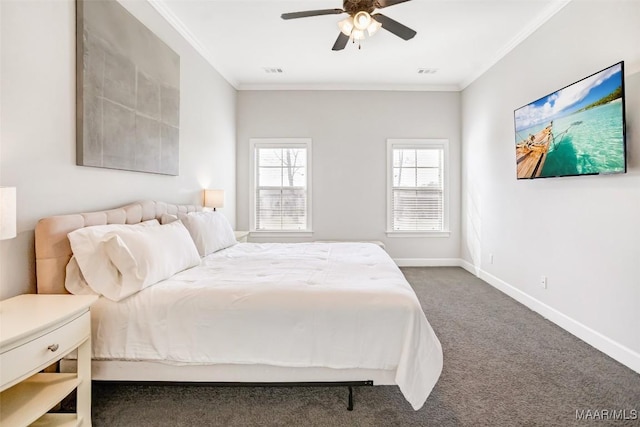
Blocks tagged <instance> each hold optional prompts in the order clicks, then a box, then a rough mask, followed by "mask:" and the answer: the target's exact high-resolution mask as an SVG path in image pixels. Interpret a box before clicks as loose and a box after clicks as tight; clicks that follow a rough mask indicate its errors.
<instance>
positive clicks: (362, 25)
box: [353, 10, 372, 31]
mask: <svg viewBox="0 0 640 427" xmlns="http://www.w3.org/2000/svg"><path fill="white" fill-rule="evenodd" d="M371 21H372V19H371V15H369V13H367V12H365V11H364V10H362V11H360V12H358V13H356V14H355V15H353V25H354V26H355V27H356V28H357V29H358V30H360V31H364V30H366V29H367V28H368V27H369V25H371Z"/></svg>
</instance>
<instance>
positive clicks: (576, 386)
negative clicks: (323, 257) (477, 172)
mask: <svg viewBox="0 0 640 427" xmlns="http://www.w3.org/2000/svg"><path fill="white" fill-rule="evenodd" d="M402 271H403V272H404V274H405V276H406V277H407V280H408V281H409V283H411V285H412V286H413V288H414V289H415V291H416V293H417V295H418V298H419V299H420V302H421V304H422V307H423V309H424V311H425V313H426V315H427V318H428V319H429V322H430V323H431V325H432V326H433V328H434V330H435V332H436V334H437V335H438V337H439V339H440V342H441V343H442V347H443V351H444V369H443V372H442V376H441V377H440V380H439V381H438V384H437V385H436V387H435V389H434V390H433V392H432V393H431V395H430V396H429V398H428V400H427V402H426V403H425V405H424V406H423V407H422V409H420V410H419V411H414V410H413V409H412V408H411V406H410V405H409V404H408V403H407V402H406V401H405V400H404V398H403V396H402V394H401V393H400V391H399V390H398V388H397V387H395V386H376V387H360V388H357V389H356V390H355V409H354V410H353V411H352V412H349V411H347V410H346V399H347V391H346V388H333V387H322V388H316V387H314V388H290V387H286V388H263V387H240V388H231V387H210V386H178V385H157V386H156V385H153V386H151V385H126V384H113V383H94V385H93V425H94V426H96V427H101V426H141V427H142V426H289V425H292V426H302V425H304V426H519V425H524V426H571V425H582V426H584V425H598V426H603V425H615V426H622V425H640V421H638V420H630V419H627V420H617V421H614V420H586V421H585V420H577V419H576V411H589V410H590V411H596V410H597V411H602V410H609V411H611V410H615V411H620V410H624V411H625V412H624V415H625V416H626V417H627V418H632V417H633V416H632V415H633V412H632V411H633V410H635V411H638V412H640V375H638V374H637V373H635V372H633V371H632V370H630V369H628V368H626V367H625V366H623V365H621V364H619V363H618V362H616V361H614V360H613V359H611V358H609V357H608V356H606V355H604V354H603V353H601V352H600V351H598V350H596V349H594V348H593V347H591V346H589V345H587V344H585V343H584V342H582V341H580V340H579V339H577V338H575V337H574V336H573V335H571V334H569V333H568V332H566V331H564V330H563V329H561V328H559V327H557V326H556V325H554V324H553V323H551V322H549V321H547V320H545V319H544V318H542V317H541V316H539V315H538V314H536V313H534V312H533V311H531V310H529V309H528V308H526V307H524V306H522V305H521V304H519V303H517V302H515V301H514V300H512V299H511V298H509V297H507V296H506V295H504V294H502V293H501V292H499V291H497V290H496V289H494V288H492V287H491V286H489V285H488V284H486V283H485V282H483V281H482V280H479V279H477V278H476V277H474V276H473V275H471V274H469V273H468V272H466V271H464V270H462V269H460V268H404V269H402ZM582 413H587V412H582ZM593 413H594V412H592V414H593ZM639 415H640V414H639Z"/></svg>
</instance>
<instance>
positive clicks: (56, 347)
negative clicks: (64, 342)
mask: <svg viewBox="0 0 640 427" xmlns="http://www.w3.org/2000/svg"><path fill="white" fill-rule="evenodd" d="M59 347H60V346H59V345H58V344H51V345H50V346H49V347H47V348H48V349H49V350H51V351H52V352H54V353H55V352H56V351H58V348H59Z"/></svg>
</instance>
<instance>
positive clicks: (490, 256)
mask: <svg viewBox="0 0 640 427" xmlns="http://www.w3.org/2000/svg"><path fill="white" fill-rule="evenodd" d="M489 264H493V254H489Z"/></svg>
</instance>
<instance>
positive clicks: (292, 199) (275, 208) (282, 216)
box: [255, 147, 307, 230]
mask: <svg viewBox="0 0 640 427" xmlns="http://www.w3.org/2000/svg"><path fill="white" fill-rule="evenodd" d="M255 156H256V157H255V168H256V175H255V177H256V186H255V192H256V194H255V209H256V212H255V215H256V216H255V218H256V220H255V224H256V230H305V229H306V228H307V149H306V148H301V147H295V148H284V147H268V148H260V147H256V150H255Z"/></svg>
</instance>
